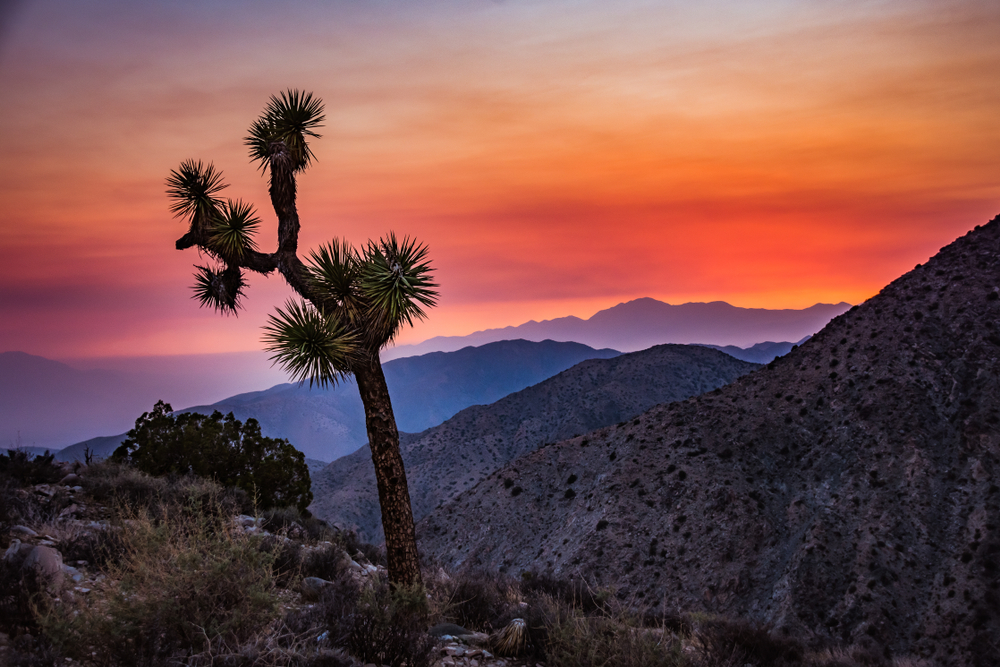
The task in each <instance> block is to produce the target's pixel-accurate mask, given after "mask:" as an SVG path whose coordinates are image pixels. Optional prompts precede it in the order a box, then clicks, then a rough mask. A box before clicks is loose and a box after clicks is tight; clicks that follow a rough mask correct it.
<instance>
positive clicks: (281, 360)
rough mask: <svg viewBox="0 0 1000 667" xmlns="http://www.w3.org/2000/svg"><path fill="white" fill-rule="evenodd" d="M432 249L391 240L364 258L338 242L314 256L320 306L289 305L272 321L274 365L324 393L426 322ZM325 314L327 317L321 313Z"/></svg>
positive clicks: (269, 343) (269, 337) (432, 299)
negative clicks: (405, 329) (406, 328)
mask: <svg viewBox="0 0 1000 667" xmlns="http://www.w3.org/2000/svg"><path fill="white" fill-rule="evenodd" d="M426 258H427V248H426V247H425V246H423V245H420V244H417V243H416V242H415V241H413V240H411V239H409V238H404V239H403V240H402V241H400V240H399V239H398V238H397V237H396V235H395V234H389V235H388V236H387V237H386V238H384V239H381V240H379V241H378V242H370V243H369V244H368V245H367V246H366V247H365V249H364V251H363V252H362V253H359V252H357V251H356V250H355V249H354V248H352V247H351V246H350V244H348V243H347V242H346V241H343V240H338V239H334V240H333V241H331V242H330V243H327V244H325V245H322V246H320V248H319V249H318V250H314V251H313V252H311V253H310V255H309V262H308V263H307V265H306V266H307V269H308V271H309V275H310V280H311V284H312V285H313V286H314V287H315V289H316V291H317V292H318V293H319V294H321V295H322V300H321V301H320V304H319V306H310V305H308V304H306V303H303V304H301V305H300V304H296V303H289V304H288V305H287V306H286V310H284V311H282V310H279V311H278V313H279V315H278V317H275V316H272V317H271V320H270V321H269V324H268V327H267V333H266V334H265V337H264V340H265V344H266V348H267V350H268V351H270V352H274V356H273V357H271V359H272V360H274V361H275V362H276V363H278V364H280V365H281V367H282V368H283V369H284V370H285V371H286V372H287V373H289V374H290V375H291V376H292V377H294V378H296V379H297V380H299V381H304V380H309V382H310V385H311V384H312V382H314V381H315V382H317V383H318V384H320V385H321V386H326V385H327V384H328V383H330V382H336V379H337V378H338V377H339V376H340V375H342V374H344V373H350V372H352V371H353V368H352V366H351V364H352V363H354V362H357V361H358V360H361V359H369V358H371V356H372V355H376V354H378V351H379V350H380V349H381V348H382V347H384V346H385V345H386V344H387V343H389V342H390V341H392V340H393V339H394V338H395V336H396V334H398V333H399V330H400V328H401V327H402V326H403V324H404V323H407V324H412V323H413V322H414V320H417V319H421V318H423V317H426V314H425V313H424V310H423V308H424V307H430V306H433V305H434V304H435V303H436V300H437V292H436V291H435V288H436V287H437V285H436V284H435V283H434V282H433V281H432V280H431V273H432V269H431V267H430V264H429V263H428V262H427V259H426ZM320 309H322V312H321V310H320Z"/></svg>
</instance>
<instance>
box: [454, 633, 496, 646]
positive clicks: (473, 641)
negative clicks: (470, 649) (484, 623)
mask: <svg viewBox="0 0 1000 667" xmlns="http://www.w3.org/2000/svg"><path fill="white" fill-rule="evenodd" d="M458 639H459V641H462V642H465V643H466V644H469V645H470V646H486V645H487V644H489V642H490V636H489V635H488V634H486V633H485V632H468V631H467V634H464V635H459V636H458Z"/></svg>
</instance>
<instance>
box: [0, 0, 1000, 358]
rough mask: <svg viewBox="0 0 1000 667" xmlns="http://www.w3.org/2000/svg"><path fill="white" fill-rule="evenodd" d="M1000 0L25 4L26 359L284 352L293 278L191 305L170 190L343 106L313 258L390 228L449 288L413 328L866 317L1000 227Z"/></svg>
mask: <svg viewBox="0 0 1000 667" xmlns="http://www.w3.org/2000/svg"><path fill="white" fill-rule="evenodd" d="M997 72H1000V4H998V3H996V2H995V0H991V1H979V2H952V1H949V0H935V1H933V2H931V1H927V2H925V1H923V0H905V1H903V0H889V1H883V2H862V1H860V0H795V1H791V0H789V1H781V0H759V1H754V2H748V1H746V0H727V1H717V0H708V1H706V2H698V3H693V2H686V1H677V2H672V1H668V0H662V1H658V2H651V1H645V0H620V1H618V2H614V3H608V2H599V1H591V0H577V1H573V2H569V1H556V0H502V1H501V0H497V1H490V0H462V1H457V0H456V1H450V0H447V1H446V0H441V1H422V0H412V1H406V2H404V1H402V0H351V1H349V2H347V1H344V2H324V3H320V2H295V1H288V2H281V3H275V2H270V1H269V2H256V1H253V0H250V1H240V2H236V1H235V0H231V1H230V0H199V1H193V0H191V1H186V0H180V1H178V0H171V1H169V2H166V1H163V2H156V1H152V0H148V1H145V2H141V3H136V2H131V1H124V0H123V1H109V0H91V1H88V2H86V3H81V2H77V1H72V0H39V1H34V0H20V1H15V2H9V1H8V2H4V3H0V119H2V123H0V146H2V147H3V149H2V151H0V204H2V205H0V314H2V317H0V351H3V350H20V351H25V352H29V353H31V354H37V355H41V356H46V357H49V358H64V359H70V358H107V357H114V356H136V355H174V354H207V353H220V352H241V351H250V350H259V349H260V347H261V341H260V338H261V332H260V327H261V325H263V324H264V323H265V321H266V319H267V316H268V314H270V313H271V312H272V311H273V308H274V306H276V305H281V304H282V303H283V302H284V301H285V300H286V299H287V298H288V297H289V296H290V294H291V292H290V290H289V289H288V288H287V287H286V286H285V285H284V284H283V282H282V280H281V278H280V277H277V276H272V277H257V276H255V277H253V278H251V281H250V288H249V291H248V298H247V301H246V308H245V310H244V311H243V312H242V313H241V314H240V316H239V317H236V318H234V317H223V316H220V315H218V314H216V313H215V312H213V311H211V310H209V309H202V308H199V307H198V305H197V303H196V302H195V301H193V300H192V299H191V291H190V286H191V284H192V283H193V278H192V273H193V265H194V264H196V263H199V262H201V263H203V262H204V259H203V258H200V257H199V256H198V254H197V252H196V251H194V250H188V251H184V252H181V251H177V250H175V249H174V242H175V240H176V239H177V238H179V237H180V236H181V235H182V234H183V233H184V232H185V231H186V229H185V224H184V223H183V222H182V221H180V220H177V219H174V218H172V217H171V214H170V213H169V211H168V202H167V198H166V195H165V192H164V190H165V185H164V180H165V178H166V177H167V175H168V174H169V173H170V170H171V169H174V168H176V167H177V166H178V165H179V164H180V163H181V161H183V160H185V159H190V158H193V159H201V160H205V161H211V162H213V163H214V164H215V165H216V167H218V168H219V169H221V170H222V171H223V173H224V174H225V177H226V180H227V181H228V182H229V183H230V184H231V186H230V188H229V189H228V190H226V191H225V193H224V194H226V195H227V196H230V197H236V198H242V199H244V200H246V201H249V202H251V203H253V204H254V205H255V206H256V207H257V210H258V212H259V214H260V216H261V218H262V220H263V222H264V224H263V225H262V231H261V234H260V238H259V243H260V245H261V247H262V248H263V249H268V248H273V246H274V243H275V237H276V234H275V217H274V213H273V211H272V210H271V208H270V204H269V200H268V197H267V183H266V180H265V179H264V178H263V177H262V176H261V175H260V172H259V171H258V170H257V169H256V168H255V166H253V165H251V164H250V162H249V159H248V157H247V154H246V149H245V147H244V146H243V137H244V136H245V135H246V132H247V129H248V128H249V126H250V124H251V123H252V122H253V120H254V119H255V118H256V117H257V116H258V115H259V114H260V113H261V111H262V110H263V108H264V106H265V105H266V104H267V101H268V98H269V97H270V96H271V95H273V94H276V93H278V92H280V91H282V90H286V89H289V88H297V89H301V90H307V91H311V92H312V93H314V94H315V95H316V96H318V97H320V98H321V99H322V100H323V101H324V103H325V108H326V122H325V126H324V127H323V128H322V129H321V130H320V132H321V134H322V138H320V139H317V140H313V142H312V144H311V146H312V148H313V150H314V152H315V154H316V157H317V162H316V163H315V164H314V165H313V166H312V167H311V168H310V169H309V170H308V171H307V172H306V173H305V174H303V175H302V176H301V178H300V179H299V213H300V217H301V220H302V232H301V235H300V249H308V248H310V247H315V246H317V245H318V244H320V243H322V242H324V241H326V240H328V239H330V238H332V237H344V238H347V239H348V240H349V241H351V242H353V243H356V244H361V243H364V242H365V241H366V240H367V239H369V238H377V237H379V236H381V235H383V234H385V233H387V232H389V231H395V232H396V233H397V234H399V235H409V236H413V237H416V238H417V239H419V240H420V241H422V242H424V243H426V244H427V246H428V247H429V249H430V256H431V258H432V262H433V266H434V267H435V269H436V274H435V276H436V279H437V281H438V282H439V284H440V294H441V298H440V304H439V306H438V307H437V308H435V309H433V310H432V311H430V312H429V318H428V319H427V320H426V321H424V322H422V323H420V324H419V325H418V326H417V327H415V328H414V329H412V330H409V331H406V332H404V333H403V334H402V335H401V337H400V339H399V342H400V343H414V342H418V341H420V340H424V339H426V338H430V337H432V336H437V335H463V334H467V333H471V332H473V331H476V330H481V329H486V328H491V327H499V326H506V325H512V324H519V323H522V322H524V321H527V320H530V319H536V320H540V319H548V318H553V317H560V316H565V315H577V316H580V317H589V316H590V315H592V314H593V313H595V312H596V311H598V310H600V309H603V308H608V307H611V306H613V305H615V304H617V303H620V302H623V301H628V300H630V299H634V298H639V297H647V296H648V297H653V298H657V299H660V300H663V301H666V302H669V303H675V304H676V303H685V302H689V301H720V300H721V301H727V302H729V303H732V304H734V305H738V306H744V307H759V308H804V307H807V306H809V305H812V304H814V303H817V302H825V303H837V302H841V301H846V302H849V303H859V302H861V301H863V300H864V299H866V298H868V297H870V296H872V295H874V294H875V293H877V292H878V291H879V289H881V288H882V287H883V286H884V285H885V284H887V283H888V282H890V281H891V280H893V279H894V278H896V277H898V276H899V275H901V274H902V273H904V272H906V271H908V270H910V269H911V268H913V266H914V265H915V264H916V263H918V262H923V261H925V260H926V259H927V258H928V257H930V256H931V255H933V254H934V253H935V252H936V251H937V250H938V249H939V248H940V247H942V246H944V245H946V244H948V243H950V242H951V241H952V240H954V239H955V238H956V237H957V236H960V235H962V234H964V233H965V232H967V231H968V230H970V229H972V228H973V227H974V226H975V225H978V224H983V223H985V222H987V221H988V220H990V219H991V218H992V217H994V216H995V215H996V214H997V213H1000V182H998V175H1000V122H998V118H1000V78H998V77H997Z"/></svg>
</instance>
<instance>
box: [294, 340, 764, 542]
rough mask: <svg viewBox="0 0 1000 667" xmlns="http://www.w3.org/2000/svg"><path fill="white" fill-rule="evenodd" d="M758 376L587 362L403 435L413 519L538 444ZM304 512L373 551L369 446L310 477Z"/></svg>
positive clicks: (709, 357) (672, 358)
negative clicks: (355, 535) (357, 538)
mask: <svg viewBox="0 0 1000 667" xmlns="http://www.w3.org/2000/svg"><path fill="white" fill-rule="evenodd" d="M754 368H757V365H756V364H751V363H747V362H744V361H740V360H738V359H735V358H734V357H732V356H730V355H727V354H725V353H723V352H720V351H718V350H713V349H711V348H707V347H701V346H694V345H659V346H656V347H653V348H650V349H647V350H642V351H640V352H632V353H629V354H624V355H620V356H616V357H612V358H608V359H589V360H586V361H582V362H580V363H579V364H576V365H575V366H573V367H572V368H570V369H567V370H565V371H562V372H561V373H559V374H557V375H555V376H553V377H551V378H548V379H546V380H543V381H542V382H539V383H538V384H535V385H533V386H531V387H527V388H525V389H522V390H521V391H519V392H515V393H512V394H510V395H508V396H505V397H504V398H502V399H500V400H499V401H497V402H495V403H492V404H491V405H477V406H471V407H469V408H466V409H465V410H462V411H461V412H459V413H458V414H456V415H455V416H454V417H452V418H451V419H449V420H448V421H446V422H444V423H443V424H441V425H439V426H436V427H434V428H431V429H428V430H426V431H424V432H422V433H418V434H403V435H402V436H401V442H400V446H401V450H402V454H403V460H404V463H405V466H406V476H407V484H408V486H409V489H410V497H411V501H412V507H413V513H414V517H415V518H417V519H419V518H420V517H422V516H423V515H425V514H426V513H427V512H428V511H430V510H431V509H432V508H433V507H435V506H437V505H438V504H440V503H441V502H442V501H443V500H445V499H448V498H452V497H454V496H455V495H457V494H460V493H461V492H462V491H463V490H465V489H467V488H469V487H471V486H472V485H473V484H474V483H476V482H478V481H479V480H480V479H483V478H484V477H485V476H486V475H487V474H489V473H490V472H492V471H493V470H495V469H496V468H498V467H500V466H501V465H503V464H504V463H506V462H508V461H510V460H512V459H513V458H515V457H517V456H519V455H521V454H525V453H527V452H529V451H532V450H534V449H536V448H537V447H538V446H539V445H541V444H542V443H543V442H548V441H551V440H558V439H561V438H564V437H567V436H569V435H572V434H576V433H584V432H586V431H589V430H592V429H594V428H596V427H598V426H602V425H606V424H612V423H615V422H617V421H620V420H622V419H627V418H630V417H632V416H634V415H636V414H638V413H639V412H642V411H643V410H645V409H647V408H649V407H650V406H652V405H655V404H657V403H661V402H664V401H672V400H677V399H680V398H686V397H687V396H691V395H693V394H698V393H702V392H704V391H708V390H710V389H714V388H716V387H718V386H721V385H723V384H725V383H727V382H730V381H732V380H733V379H735V378H736V377H739V376H740V375H742V374H744V373H747V372H749V371H750V370H752V369H754ZM313 495H314V501H313V504H312V505H311V506H310V510H311V511H312V512H313V513H314V514H316V515H317V516H319V517H321V518H324V519H326V520H328V521H331V522H332V523H334V524H336V525H339V526H340V527H342V528H348V529H354V530H356V531H357V532H358V533H359V535H360V536H361V537H362V538H363V539H368V540H371V541H375V542H378V541H381V539H382V537H381V513H380V509H379V504H378V495H377V493H376V486H375V471H374V468H373V466H372V462H371V453H370V450H369V448H368V447H367V446H365V447H363V448H362V449H360V450H358V451H356V452H354V453H352V454H350V455H348V456H345V457H343V458H340V459H338V460H337V461H334V462H333V463H331V464H330V465H329V466H328V467H327V468H326V469H324V470H323V471H322V472H321V473H318V474H317V475H316V476H314V477H313Z"/></svg>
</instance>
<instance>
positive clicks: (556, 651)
mask: <svg viewBox="0 0 1000 667" xmlns="http://www.w3.org/2000/svg"><path fill="white" fill-rule="evenodd" d="M535 606H536V608H537V609H538V610H539V611H540V614H539V615H540V617H541V618H540V619H531V620H528V619H526V620H527V621H528V627H529V628H531V627H532V626H533V625H534V626H535V627H536V628H537V627H538V622H539V620H541V622H542V624H543V625H544V629H545V635H544V639H543V641H544V644H543V651H544V658H545V664H546V665H547V666H548V667H597V666H603V665H616V666H617V667H679V666H680V665H683V664H685V661H684V659H683V656H682V653H681V645H680V642H678V641H676V640H674V639H673V637H672V636H671V635H670V634H668V633H667V632H666V630H665V629H663V628H661V629H659V630H651V629H644V628H642V627H641V626H640V624H638V623H636V622H635V618H634V617H632V616H631V615H628V614H626V613H625V612H617V613H611V612H609V611H604V612H601V613H599V614H597V615H587V614H585V613H583V611H582V609H580V608H579V607H574V606H571V605H568V604H566V603H565V602H563V601H561V600H558V599H556V598H552V597H548V596H541V597H539V598H536V600H535ZM535 641H536V642H537V641H538V639H535ZM536 646H537V644H536Z"/></svg>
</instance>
